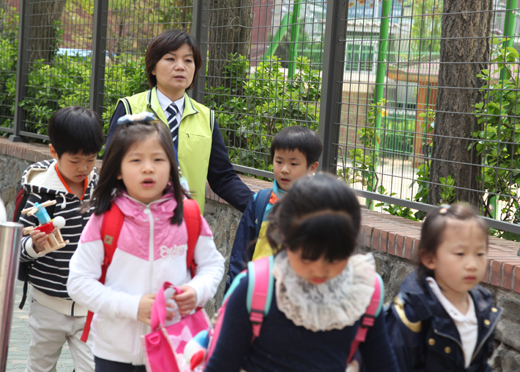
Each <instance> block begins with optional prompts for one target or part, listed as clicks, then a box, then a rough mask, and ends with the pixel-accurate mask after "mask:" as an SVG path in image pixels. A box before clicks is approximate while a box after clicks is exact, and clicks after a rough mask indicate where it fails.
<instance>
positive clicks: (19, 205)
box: [13, 186, 54, 310]
mask: <svg viewBox="0 0 520 372" xmlns="http://www.w3.org/2000/svg"><path fill="white" fill-rule="evenodd" d="M29 195H30V193H29V192H27V191H26V190H25V189H24V188H23V186H20V188H19V189H18V193H17V194H16V198H15V200H14V217H13V222H18V220H20V216H21V215H22V210H23V209H24V207H25V205H26V204H27V199H29ZM46 209H47V213H49V216H50V217H51V218H52V216H53V215H54V205H51V206H49V207H47V208H46ZM32 265H33V262H31V261H27V262H20V263H19V264H18V280H20V281H22V282H24V283H23V295H22V300H21V301H20V305H19V306H18V307H19V308H20V310H21V309H23V306H24V305H25V300H26V299H27V287H28V282H29V271H30V270H31V267H32Z"/></svg>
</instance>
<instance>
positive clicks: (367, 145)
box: [339, 99, 386, 190]
mask: <svg viewBox="0 0 520 372" xmlns="http://www.w3.org/2000/svg"><path fill="white" fill-rule="evenodd" d="M385 104H386V99H381V101H379V102H377V104H371V105H370V109H369V110H368V112H367V118H366V121H365V126H364V127H362V128H360V129H358V131H357V134H358V136H359V141H360V147H362V148H355V149H352V150H349V152H348V153H349V155H348V157H349V159H350V160H351V167H347V166H346V164H345V166H344V167H342V169H341V171H340V172H341V173H340V174H339V175H340V176H342V177H343V179H345V181H347V182H350V183H358V182H360V183H362V184H363V185H364V186H368V187H370V188H371V189H372V190H376V189H377V188H378V186H377V184H378V182H379V178H378V177H377V174H376V173H375V167H376V164H377V162H378V161H379V152H378V151H375V150H376V147H378V146H379V142H380V130H379V129H377V128H376V122H377V119H378V118H379V117H381V116H382V115H383V113H384V112H385V111H384V106H385Z"/></svg>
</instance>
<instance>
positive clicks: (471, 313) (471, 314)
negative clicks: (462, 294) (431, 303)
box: [426, 276, 477, 324]
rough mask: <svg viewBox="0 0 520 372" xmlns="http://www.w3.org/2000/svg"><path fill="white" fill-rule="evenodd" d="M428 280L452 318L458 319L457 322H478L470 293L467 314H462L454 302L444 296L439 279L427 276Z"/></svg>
mask: <svg viewBox="0 0 520 372" xmlns="http://www.w3.org/2000/svg"><path fill="white" fill-rule="evenodd" d="M426 281H427V282H428V284H429V285H430V288H431V289H432V292H433V294H434V295H435V297H437V299H438V300H439V302H440V303H441V305H442V307H443V308H444V310H446V312H447V313H448V315H449V316H450V318H451V319H453V320H455V321H457V322H472V323H473V322H474V323H475V324H476V323H477V316H476V314H475V305H474V304H473V299H472V298H471V296H470V295H469V294H468V297H469V306H468V311H467V313H466V314H462V313H461V312H460V311H459V309H457V308H456V307H455V306H453V304H452V303H451V302H450V300H448V299H447V298H446V296H444V294H443V293H442V291H441V288H440V287H439V284H437V281H436V280H435V279H433V278H432V277H431V276H429V277H427V278H426Z"/></svg>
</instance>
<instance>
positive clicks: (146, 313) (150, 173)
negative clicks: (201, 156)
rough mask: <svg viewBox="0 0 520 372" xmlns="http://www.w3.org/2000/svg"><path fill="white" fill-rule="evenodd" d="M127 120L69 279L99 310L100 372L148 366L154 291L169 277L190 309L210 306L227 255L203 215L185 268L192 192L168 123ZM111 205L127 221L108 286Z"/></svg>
mask: <svg viewBox="0 0 520 372" xmlns="http://www.w3.org/2000/svg"><path fill="white" fill-rule="evenodd" d="M121 119H122V120H121V121H122V122H123V123H122V124H120V125H119V126H120V127H119V128H118V130H117V132H116V134H115V135H114V139H113V140H112V142H111V143H110V146H109V147H108V149H107V151H106V154H105V160H104V162H103V167H102V169H101V174H100V177H99V182H98V186H97V188H96V189H95V191H94V194H93V198H92V199H91V200H92V202H91V203H92V206H93V207H94V214H93V215H92V217H91V218H90V220H89V222H88V223H87V225H86V227H85V229H84V230H83V233H82V235H81V240H80V243H79V246H78V248H77V250H76V252H75V254H74V256H73V257H72V260H71V262H70V274H69V279H68V282H67V289H68V292H69V294H70V296H71V297H72V298H73V299H74V300H75V301H76V302H78V303H79V304H81V305H82V306H84V307H86V308H88V309H89V310H90V311H93V312H94V318H93V321H92V329H91V339H92V341H93V346H92V352H93V354H94V357H95V362H96V371H115V370H117V371H127V370H128V371H145V367H144V357H143V352H142V347H141V340H140V336H141V335H145V334H147V333H149V332H150V327H149V324H150V315H151V309H152V305H153V300H154V297H155V293H156V292H157V290H158V289H159V287H160V286H161V285H162V284H163V283H164V282H165V281H168V282H170V283H173V284H174V285H176V286H178V287H180V289H181V290H182V293H181V294H179V295H174V296H173V297H172V300H173V301H175V303H176V305H177V309H178V310H177V311H178V312H179V313H180V314H181V315H185V314H189V313H190V312H192V311H193V310H194V309H195V308H196V307H199V306H204V304H205V303H206V302H207V301H208V300H209V299H210V298H211V297H212V296H213V295H214V294H215V292H216V290H217V287H218V285H219V283H220V281H221V280H222V276H223V274H224V258H223V257H222V255H221V254H220V253H219V252H218V251H217V249H216V247H215V244H214V242H213V236H212V233H211V230H210V228H209V226H208V224H207V222H206V221H205V220H204V218H203V217H202V216H201V217H200V218H201V226H202V227H201V233H200V235H199V237H198V240H197V243H196V246H195V252H194V261H195V264H196V265H197V268H196V271H195V275H194V276H193V277H192V276H191V274H190V272H189V271H188V270H187V265H186V252H187V240H188V235H187V229H186V223H185V222H184V219H183V199H184V198H185V196H186V195H185V191H184V189H183V188H182V187H181V184H180V181H179V174H178V166H177V161H176V156H175V151H174V148H173V145H172V140H171V136H170V133H169V131H168V128H167V127H166V126H165V125H164V124H162V123H160V122H157V121H146V120H143V118H140V119H138V120H135V119H134V118H130V119H129V118H121ZM112 203H114V204H115V205H117V207H119V209H120V210H121V212H122V214H123V215H124V222H123V226H122V228H121V232H120V235H119V240H118V242H117V247H116V249H115V252H114V256H113V258H112V262H111V264H110V265H109V266H108V269H107V272H106V278H105V282H104V284H102V283H100V282H99V279H100V277H101V271H102V270H101V267H102V264H103V260H104V257H105V251H104V246H103V241H102V238H101V226H102V224H103V218H104V215H105V212H106V211H107V210H109V209H110V206H111V204H112ZM170 315H172V314H170ZM136 366H137V368H136Z"/></svg>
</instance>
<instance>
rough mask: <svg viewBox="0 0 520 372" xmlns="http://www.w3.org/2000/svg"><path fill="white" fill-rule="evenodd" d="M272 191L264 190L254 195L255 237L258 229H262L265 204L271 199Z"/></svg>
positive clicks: (258, 231)
mask: <svg viewBox="0 0 520 372" xmlns="http://www.w3.org/2000/svg"><path fill="white" fill-rule="evenodd" d="M272 192H273V190H272V189H265V190H260V191H258V193H257V194H256V198H255V203H254V204H255V233H256V235H255V236H256V237H258V234H260V228H261V227H262V222H263V221H264V214H265V209H266V208H267V203H269V199H270V198H271V194H272Z"/></svg>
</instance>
